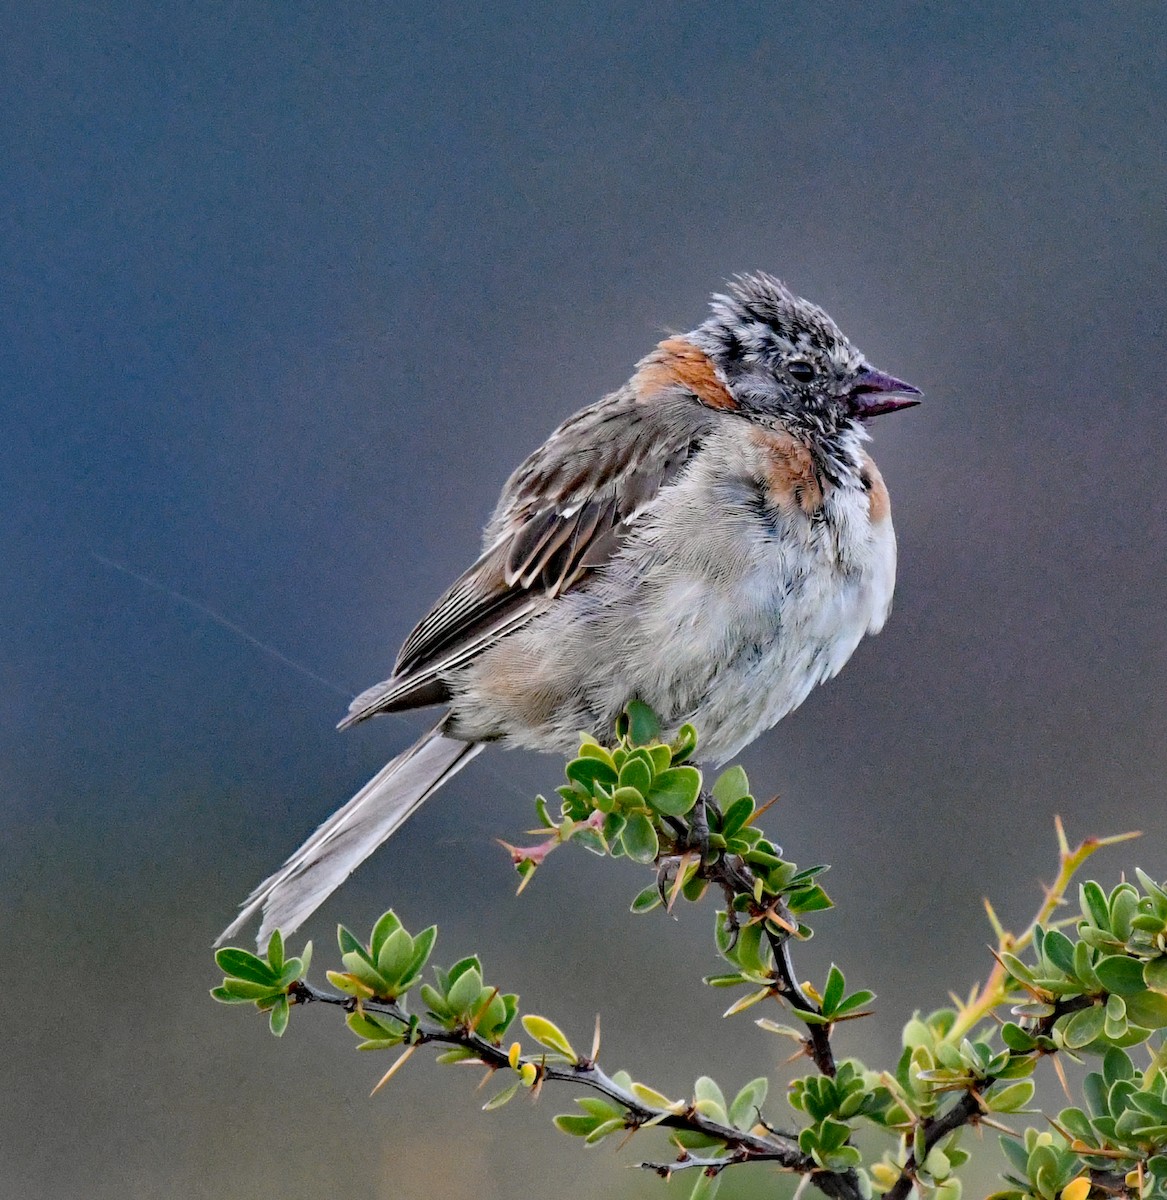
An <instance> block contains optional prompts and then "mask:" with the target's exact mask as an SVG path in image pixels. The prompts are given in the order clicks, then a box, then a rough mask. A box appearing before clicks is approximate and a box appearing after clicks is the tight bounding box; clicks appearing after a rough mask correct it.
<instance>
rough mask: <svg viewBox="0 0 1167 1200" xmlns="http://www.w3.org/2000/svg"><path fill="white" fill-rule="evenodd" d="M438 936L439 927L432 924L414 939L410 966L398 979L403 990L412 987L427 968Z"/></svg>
mask: <svg viewBox="0 0 1167 1200" xmlns="http://www.w3.org/2000/svg"><path fill="white" fill-rule="evenodd" d="M437 937H438V927H437V926H436V925H430V926H428V927H427V928H426V929H423V930H422V931H421V933H419V934H418V935H417V937H415V938H414V939H413V957H412V958H411V959H410V960H409V966H408V967H407V968H406V970H405V972H404V974H403V975H402V976H401V978H400V979H399V980H398V981H397V982H398V986H399V987H400V988H401V990H402V991H404V990H405V989H406V988H410V987H412V986H413V985H414V984H415V983H416V982H417V978H418V976H419V975H420V974H421V973H422V971H424V970H425V965H426V963H427V962H429V958H430V954H431V953H432V952H433V948H434V942H435V941H436V940H437Z"/></svg>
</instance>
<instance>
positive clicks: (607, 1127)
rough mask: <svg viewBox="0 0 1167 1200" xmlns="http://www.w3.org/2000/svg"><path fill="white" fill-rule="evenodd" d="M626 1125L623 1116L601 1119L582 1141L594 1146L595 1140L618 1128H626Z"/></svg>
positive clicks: (601, 1138) (600, 1139)
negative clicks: (606, 1119) (607, 1119)
mask: <svg viewBox="0 0 1167 1200" xmlns="http://www.w3.org/2000/svg"><path fill="white" fill-rule="evenodd" d="M627 1128H628V1126H627V1125H626V1124H625V1122H624V1118H623V1117H613V1118H612V1119H611V1120H610V1121H603V1122H601V1123H600V1124H599V1125H597V1126H596V1127H595V1129H593V1130H592V1131H591V1133H589V1134H588V1136H587V1137H586V1138H584V1141H585V1142H586V1143H587V1144H588V1145H589V1146H594V1145H595V1144H596V1143H597V1142H599V1141H602V1140H603V1139H604V1138H606V1137H607V1136H608V1134H610V1133H615V1132H616V1130H618V1129H627Z"/></svg>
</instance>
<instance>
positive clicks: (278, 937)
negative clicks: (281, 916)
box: [267, 929, 286, 1032]
mask: <svg viewBox="0 0 1167 1200" xmlns="http://www.w3.org/2000/svg"><path fill="white" fill-rule="evenodd" d="M267 961H268V963H269V964H270V965H271V969H272V970H273V971H274V972H275V973H276V974H277V975H280V974H281V973H282V972H283V969H284V935H283V934H282V933H280V931H279V930H278V929H273V930H272V931H271V937H269V938H268V939H267ZM285 1023H286V1022H285ZM281 1032H282V1031H281Z"/></svg>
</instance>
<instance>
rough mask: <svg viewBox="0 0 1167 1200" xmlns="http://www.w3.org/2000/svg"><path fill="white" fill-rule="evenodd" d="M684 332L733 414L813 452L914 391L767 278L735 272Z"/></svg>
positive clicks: (901, 403)
mask: <svg viewBox="0 0 1167 1200" xmlns="http://www.w3.org/2000/svg"><path fill="white" fill-rule="evenodd" d="M711 307H712V311H711V313H710V315H709V316H708V317H707V318H706V319H705V321H704V322H703V323H702V324H701V325H700V326H699V327H698V328H697V329H695V330H694V331H693V332H692V333H691V334H689V335H688V340H690V341H692V342H693V343H694V344H695V345H697V346H699V347H700V348H701V350H703V351H704V352H705V354H707V355H708V356H709V358H710V359H711V360H712V362H713V364H714V366H715V367H716V368H717V371H718V373H719V375H720V376H721V377H722V378H723V379H724V381H725V384H726V386H727V387H728V389H729V391H730V393H731V394H732V395H733V398H734V401H735V403H736V406H737V408H738V409H739V411H740V412H741V413H742V414H743V415H744V416H747V417H752V418H754V419H755V420H759V421H765V422H767V423H770V422H773V423H777V424H781V425H782V426H784V427H785V428H787V429H789V430H790V432H791V433H793V434H795V435H796V436H798V437H800V438H801V439H802V440H804V441H806V442H807V443H808V444H809V445H812V446H813V447H815V448H818V449H826V450H828V451H829V450H830V448H831V446H832V443H834V442H836V441H837V440H838V439H839V437H840V436H845V435H847V434H854V433H855V432H857V431H858V429H859V427H860V425H861V424H862V422H865V421H867V420H868V419H870V418H871V417H875V416H879V415H880V414H882V413H888V412H896V411H897V410H899V409H901V408H909V407H911V406H912V405H913V404H919V402H920V401H919V399H918V397H919V396H920V394H921V393H920V390H919V389H918V388H914V387H912V385H911V384H910V383H904V382H903V381H902V380H900V379H894V378H892V376H890V375H885V374H884V373H883V372H882V371H877V370H876V369H875V368H874V367H872V366H871V364H870V363H868V361H867V360H866V358H864V356H863V355H862V354H861V353H860V351H859V350H857V349H856V348H855V347H854V346H853V345H852V344H851V343H850V342H849V341H848V340H847V338H846V337H845V336H844V335H843V332H842V330H840V329H839V327H838V326H837V325H836V324H835V322H834V321H832V320H831V318H830V317H829V316H828V315H827V314H826V313H825V312H824V311H823V310H822V309H821V308H819V307H818V306H817V305H815V304H811V303H810V302H809V301H807V300H803V299H802V297H800V296H796V295H795V294H794V293H793V292H791V291H790V290H789V289H788V288H787V287H786V285H785V284H783V283H782V282H780V281H779V280H777V279H775V278H773V276H770V275H766V274H763V273H761V272H758V273H757V274H752V275H738V276H736V277H735V278H734V280H733V281H732V282H731V283H730V285H729V289H728V291H727V293H725V294H723V295H722V294H719V295H716V296H714V297H713V300H712V306H711Z"/></svg>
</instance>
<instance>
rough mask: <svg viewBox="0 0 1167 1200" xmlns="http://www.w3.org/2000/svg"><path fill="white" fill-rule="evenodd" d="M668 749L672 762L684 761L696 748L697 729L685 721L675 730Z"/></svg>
mask: <svg viewBox="0 0 1167 1200" xmlns="http://www.w3.org/2000/svg"><path fill="white" fill-rule="evenodd" d="M670 749H671V750H672V754H673V762H674V763H679V762H684V761H685V759H687V758H688V757H689V756H690V755H691V754H692V753H693V751H694V750H696V749H697V730H696V729H694V728H693V726H692V725H690V724H689V723H688V722H687V721H686V723H685V724H684V725H682V726H681V728H680V729H678V730H677V736H676V737H675V738H674V739H673V741H672V744H671V745H670Z"/></svg>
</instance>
